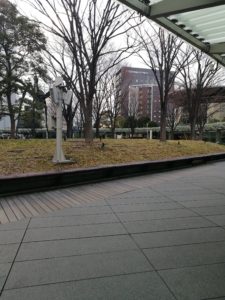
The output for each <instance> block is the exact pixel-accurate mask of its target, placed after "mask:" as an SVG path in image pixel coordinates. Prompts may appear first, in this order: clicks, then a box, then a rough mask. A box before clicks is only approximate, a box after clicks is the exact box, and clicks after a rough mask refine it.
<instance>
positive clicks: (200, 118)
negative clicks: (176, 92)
mask: <svg viewBox="0 0 225 300" xmlns="http://www.w3.org/2000/svg"><path fill="white" fill-rule="evenodd" d="M193 58H194V60H193ZM188 60H189V62H188V63H187V64H186V65H185V66H183V67H182V68H181V72H180V74H181V80H182V83H183V86H184V89H185V94H186V95H185V99H186V103H185V104H186V108H187V111H188V115H189V122H190V127H191V138H192V139H195V135H196V126H197V125H198V127H199V130H200V132H201V135H202V132H203V129H204V125H205V123H206V121H207V110H208V106H209V103H208V100H207V97H206V98H204V97H203V93H204V90H205V89H206V88H208V87H210V86H213V85H215V84H216V82H217V81H218V80H219V78H218V76H219V72H218V71H219V69H220V67H219V65H218V63H215V62H213V61H212V60H211V59H210V58H209V57H207V56H206V55H205V54H203V53H202V52H200V51H198V50H196V49H194V50H193V53H192V57H189V59H188Z"/></svg>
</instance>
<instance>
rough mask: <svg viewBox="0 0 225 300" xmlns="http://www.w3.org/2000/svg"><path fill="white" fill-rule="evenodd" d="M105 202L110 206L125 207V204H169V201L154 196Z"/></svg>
mask: <svg viewBox="0 0 225 300" xmlns="http://www.w3.org/2000/svg"><path fill="white" fill-rule="evenodd" d="M107 202H108V203H109V204H110V205H126V204H145V203H146V204H151V203H165V202H171V199H169V198H167V197H164V196H155V197H151V198H150V197H138V196H136V197H132V196H130V197H128V198H119V197H118V198H116V197H115V198H109V199H107Z"/></svg>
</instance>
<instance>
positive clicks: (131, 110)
mask: <svg viewBox="0 0 225 300" xmlns="http://www.w3.org/2000/svg"><path fill="white" fill-rule="evenodd" d="M138 98H139V88H138V87H137V86H129V99H128V118H127V126H129V127H130V129H131V137H132V138H133V136H134V131H135V127H136V125H137V118H138V106H139V101H138Z"/></svg>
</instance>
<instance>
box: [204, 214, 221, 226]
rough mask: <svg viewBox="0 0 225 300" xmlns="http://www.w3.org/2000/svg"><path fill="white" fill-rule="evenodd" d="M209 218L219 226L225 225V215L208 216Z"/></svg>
mask: <svg viewBox="0 0 225 300" xmlns="http://www.w3.org/2000/svg"><path fill="white" fill-rule="evenodd" d="M207 219H208V220H210V221H212V222H213V223H215V224H217V225H219V226H224V225H225V215H217V216H207Z"/></svg>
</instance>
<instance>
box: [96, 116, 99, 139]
mask: <svg viewBox="0 0 225 300" xmlns="http://www.w3.org/2000/svg"><path fill="white" fill-rule="evenodd" d="M99 128H100V118H97V119H96V121H95V137H96V138H99Z"/></svg>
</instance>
